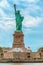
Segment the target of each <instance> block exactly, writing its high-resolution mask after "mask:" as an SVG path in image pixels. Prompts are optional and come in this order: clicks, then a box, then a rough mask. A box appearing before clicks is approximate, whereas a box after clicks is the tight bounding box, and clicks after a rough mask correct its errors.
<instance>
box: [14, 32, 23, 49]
mask: <svg viewBox="0 0 43 65" xmlns="http://www.w3.org/2000/svg"><path fill="white" fill-rule="evenodd" d="M13 36H14V41H13V48H24V34H23V32H15V33H14V34H13Z"/></svg>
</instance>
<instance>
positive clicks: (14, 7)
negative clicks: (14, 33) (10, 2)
mask: <svg viewBox="0 0 43 65" xmlns="http://www.w3.org/2000/svg"><path fill="white" fill-rule="evenodd" d="M14 10H15V14H16V4H14Z"/></svg>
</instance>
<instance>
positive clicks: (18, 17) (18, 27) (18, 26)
mask: <svg viewBox="0 0 43 65" xmlns="http://www.w3.org/2000/svg"><path fill="white" fill-rule="evenodd" d="M14 9H15V20H16V32H22V21H23V19H24V17H23V16H21V14H20V11H19V10H18V11H16V5H15V4H14Z"/></svg>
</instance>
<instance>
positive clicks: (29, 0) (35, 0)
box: [21, 0, 39, 3]
mask: <svg viewBox="0 0 43 65" xmlns="http://www.w3.org/2000/svg"><path fill="white" fill-rule="evenodd" d="M21 1H24V2H30V3H31V2H32V3H33V2H38V1H39V0H21Z"/></svg>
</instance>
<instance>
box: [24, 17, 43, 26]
mask: <svg viewBox="0 0 43 65" xmlns="http://www.w3.org/2000/svg"><path fill="white" fill-rule="evenodd" d="M41 22H43V18H40V17H36V18H35V17H32V16H26V17H25V19H24V21H23V25H24V26H25V27H33V26H37V25H39V24H40V23H41Z"/></svg>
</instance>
